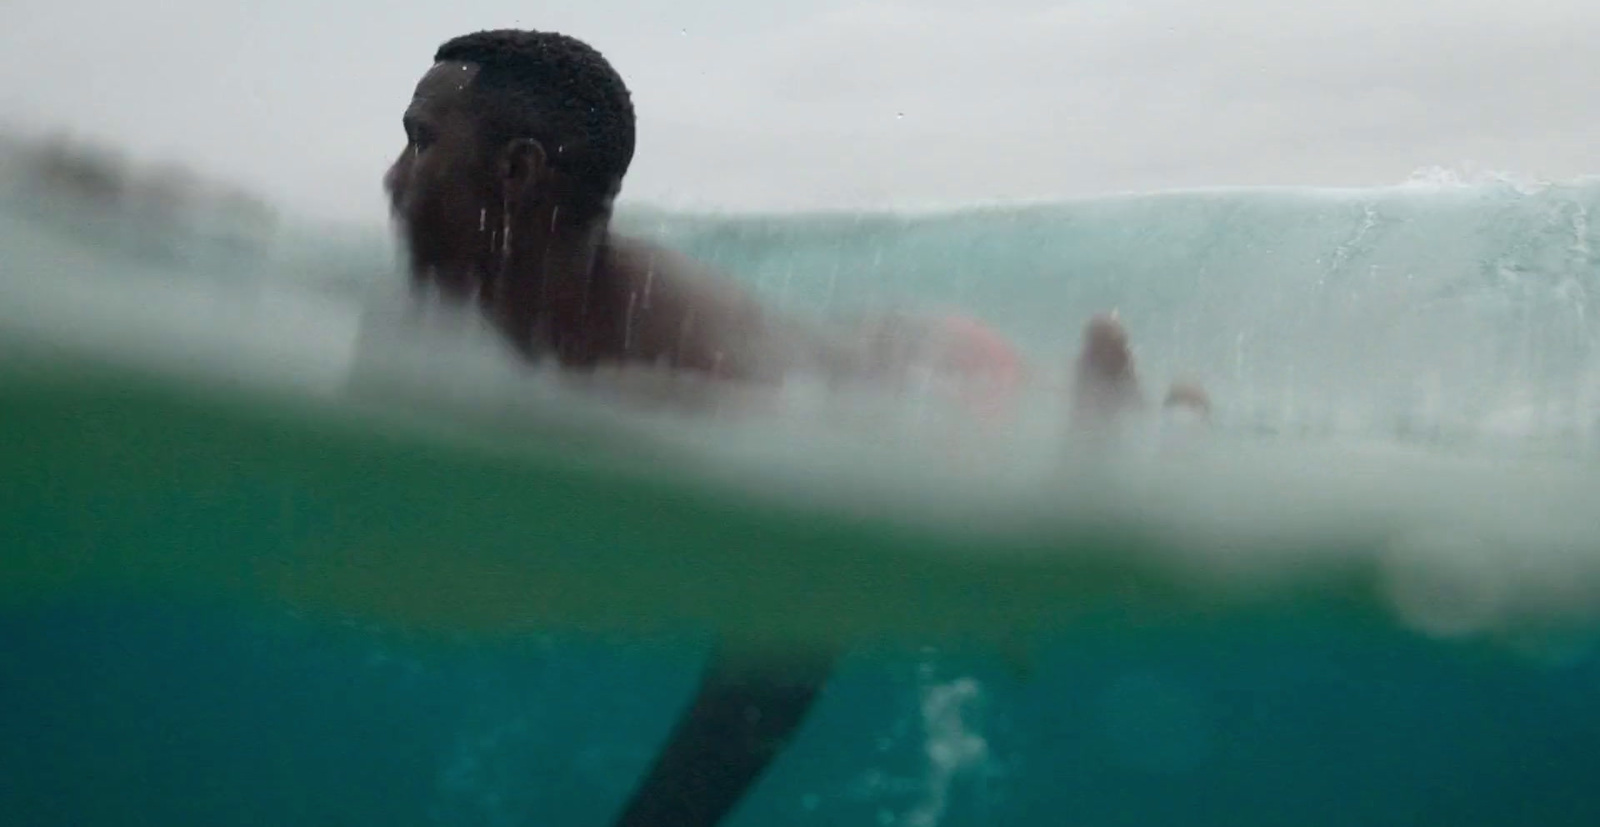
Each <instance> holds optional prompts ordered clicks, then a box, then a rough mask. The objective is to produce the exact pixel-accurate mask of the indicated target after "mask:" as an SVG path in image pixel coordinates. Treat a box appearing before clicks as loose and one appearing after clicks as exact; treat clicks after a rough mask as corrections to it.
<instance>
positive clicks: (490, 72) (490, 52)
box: [433, 29, 634, 210]
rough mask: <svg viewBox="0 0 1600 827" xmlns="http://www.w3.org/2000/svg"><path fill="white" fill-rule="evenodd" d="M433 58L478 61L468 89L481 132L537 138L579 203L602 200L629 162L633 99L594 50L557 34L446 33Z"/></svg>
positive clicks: (596, 205)
mask: <svg viewBox="0 0 1600 827" xmlns="http://www.w3.org/2000/svg"><path fill="white" fill-rule="evenodd" d="M433 59H434V62H436V63H437V62H441V61H449V62H461V63H474V64H477V65H478V67H479V68H478V74H477V76H476V77H475V78H474V79H473V82H472V87H471V92H472V93H473V95H474V97H475V101H474V102H475V103H476V104H477V105H478V107H479V112H478V117H479V118H480V121H479V123H480V125H481V126H482V127H483V128H484V130H485V137H487V138H488V139H489V140H491V141H495V142H504V141H509V140H513V139H516V138H533V139H535V140H537V141H539V142H540V143H541V144H543V145H544V149H545V153H546V157H547V158H548V163H549V164H550V165H551V166H553V167H555V168H557V169H560V170H563V171H565V172H567V173H568V174H570V175H571V176H572V177H573V178H574V180H575V181H576V182H577V183H578V184H579V185H580V187H581V188H582V190H583V193H582V194H583V195H584V196H586V199H587V200H588V201H589V202H590V203H589V204H588V205H587V206H590V207H594V208H596V209H597V210H598V209H599V208H601V207H602V206H603V205H605V204H608V203H609V199H610V196H611V195H613V194H614V193H615V191H616V189H617V188H618V187H619V186H620V185H621V182H622V177H623V175H624V174H626V173H627V171H628V164H629V163H630V162H631V161H632V160H633V141H634V122H633V102H632V100H631V98H630V96H629V94H628V87H627V86H626V85H625V84H624V83H623V82H622V76H621V75H618V74H617V71H616V70H615V69H613V68H612V67H611V64H610V63H608V62H607V61H606V59H605V58H604V57H602V56H601V54H600V53H599V52H598V51H596V50H595V49H594V48H593V47H591V46H589V45H588V44H586V43H584V42H583V41H580V40H578V39H576V38H572V37H568V36H566V35H563V34H556V33H554V32H535V31H519V30H514V29H501V30H495V31H482V32H475V33H473V34H467V35H462V36H460V37H457V38H454V39H452V40H450V41H448V42H446V43H445V44H444V45H442V46H440V47H439V50H438V51H437V52H435V53H434V56H433ZM575 206H580V205H575Z"/></svg>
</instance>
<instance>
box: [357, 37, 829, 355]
mask: <svg viewBox="0 0 1600 827" xmlns="http://www.w3.org/2000/svg"><path fill="white" fill-rule="evenodd" d="M477 72H478V67H477V66H476V65H474V64H470V63H439V64H436V65H434V67H433V68H432V69H430V70H429V71H428V72H427V74H425V75H424V76H423V78H422V80H421V82H419V83H418V84H417V88H416V92H415V94H414V95H413V97H412V99H411V103H410V106H408V107H407V109H406V112H405V116H404V118H403V125H404V127H405V131H406V146H405V148H404V149H403V150H402V151H401V152H400V155H399V157H398V158H396V159H395V161H394V163H393V165H392V166H391V167H390V168H389V171H388V173H387V174H386V175H385V176H384V184H385V188H386V189H387V190H388V193H389V197H390V205H391V209H392V212H393V215H394V218H395V219H396V223H397V225H398V227H399V229H400V232H401V236H402V239H403V240H404V242H405V246H406V248H407V250H408V252H409V253H410V259H411V270H412V278H413V284H414V285H415V286H417V287H420V288H430V289H433V290H437V291H438V292H439V293H440V294H441V295H443V296H445V297H447V298H449V299H453V300H456V301H473V302H476V303H477V304H478V305H479V307H480V308H481V310H482V311H483V312H484V314H485V315H486V316H487V317H488V318H489V319H490V320H491V321H493V323H494V324H495V326H496V327H497V328H498V329H499V330H500V332H501V333H502V334H503V335H504V336H505V337H506V338H507V339H508V340H509V341H510V342H511V343H512V344H513V345H514V346H516V348H517V349H518V350H519V351H520V352H521V353H522V354H523V355H524V356H526V357H528V358H530V359H537V358H542V357H545V356H550V357H554V358H555V359H556V360H558V361H559V362H560V363H561V364H562V365H564V366H567V367H572V368H591V367H595V366H598V365H602V364H608V363H625V362H643V363H651V364H664V365H667V366H670V367H673V368H677V369H682V370H688V371H695V372H699V373H704V374H709V375H712V376H716V377H721V378H732V379H753V380H762V379H772V378H774V377H775V376H776V375H777V374H778V373H779V372H781V370H782V369H783V368H784V367H786V366H787V364H788V363H789V362H790V361H791V360H792V358H793V355H794V354H793V352H792V351H793V348H794V347H795V346H796V344H795V341H786V339H788V340H798V339H802V338H804V337H803V335H802V334H801V333H800V332H799V330H798V328H797V327H796V326H793V325H791V324H786V323H784V322H781V321H779V320H772V319H769V318H768V317H767V315H766V314H765V313H764V312H763V311H762V308H761V307H760V306H759V305H758V304H757V303H756V302H755V301H754V299H753V298H752V297H751V296H749V295H748V294H747V293H745V292H744V291H743V290H741V289H739V288H738V287H737V286H736V285H733V284H731V283H729V282H726V281H724V280H722V279H719V278H717V277H716V276H715V275H713V274H711V273H709V272H708V271H707V270H706V269H705V268H702V267H699V266H697V265H696V264H695V263H694V262H692V261H691V260H689V259H688V258H687V257H686V256H683V255H680V254H677V253H674V252H672V251H669V250H666V249H664V248H661V247H658V246H656V245H653V244H649V243H648V242H644V241H639V240H634V239H627V238H622V237H620V236H618V235H616V234H615V233H612V232H611V231H610V229H609V227H608V226H607V224H608V221H609V217H610V216H609V214H610V200H611V199H612V198H614V197H615V195H616V193H617V190H618V189H619V188H620V185H621V182H620V181H617V182H615V184H614V185H613V186H612V188H611V190H610V192H608V193H603V194H601V198H600V201H601V205H600V208H599V209H598V210H595V209H585V208H584V206H583V205H584V202H585V200H586V199H587V200H588V201H593V200H594V196H593V195H586V194H584V193H583V192H582V189H581V187H580V186H579V184H578V182H577V180H576V179H575V178H574V177H572V176H571V175H570V174H569V173H568V172H566V171H565V170H564V169H563V167H562V164H561V155H562V154H563V153H564V152H566V151H567V147H565V146H560V145H557V146H547V145H546V144H547V143H549V142H547V141H546V142H542V141H540V140H538V139H536V138H519V139H513V140H510V141H505V142H500V143H496V142H494V141H492V140H490V139H489V138H488V136H487V134H486V131H485V130H484V129H482V128H481V126H480V123H479V120H478V119H477V118H476V117H474V110H473V104H474V100H473V96H472V92H471V83H472V80H473V78H475V77H476V75H477ZM535 131H536V132H537V131H538V130H537V129H536V130H535Z"/></svg>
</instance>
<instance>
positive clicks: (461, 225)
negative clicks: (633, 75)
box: [384, 30, 634, 272]
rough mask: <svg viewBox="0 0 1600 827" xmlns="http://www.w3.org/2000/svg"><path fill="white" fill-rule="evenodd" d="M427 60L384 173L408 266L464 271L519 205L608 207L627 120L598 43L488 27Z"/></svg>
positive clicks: (618, 82)
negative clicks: (402, 135)
mask: <svg viewBox="0 0 1600 827" xmlns="http://www.w3.org/2000/svg"><path fill="white" fill-rule="evenodd" d="M434 61H435V63H434V66H433V67H432V68H431V69H429V70H428V72H427V73H426V74H425V75H423V78H422V80H421V82H419V83H418V84H417V88H416V92H415V94H414V96H413V97H412V100H411V104H410V106H409V107H408V108H407V109H406V113H405V118H404V125H405V129H406V139H407V140H406V147H405V149H404V151H402V152H401V153H400V157H399V158H397V159H396V160H395V162H394V164H393V165H392V166H391V167H390V169H389V172H388V174H387V175H386V176H385V177H384V184H385V187H386V188H387V189H388V191H389V195H390V198H391V202H392V207H393V209H394V212H395V216H396V218H398V219H399V220H400V221H401V223H402V224H404V226H405V230H406V241H407V243H408V244H409V246H410V248H411V254H412V263H413V266H414V267H416V268H418V269H419V271H420V270H436V271H447V270H455V271H461V272H464V271H468V270H471V269H473V268H474V267H476V266H477V265H478V264H479V263H480V262H481V261H482V260H483V259H484V258H485V257H486V256H491V254H502V253H503V251H502V250H501V249H500V248H501V247H503V246H504V245H505V244H506V239H505V237H504V229H505V227H506V226H508V225H509V224H511V223H514V222H515V221H516V220H517V219H518V217H519V216H522V212H523V211H525V210H527V209H531V208H533V209H536V208H539V207H541V206H543V207H549V208H553V209H555V210H556V211H557V212H558V213H559V214H560V217H561V219H562V220H563V222H582V221H588V220H592V219H594V218H597V217H604V216H605V215H608V214H609V212H610V208H611V201H612V199H613V198H614V197H615V196H616V194H617V191H618V190H619V189H620V187H621V185H622V178H623V175H624V174H625V173H626V172H627V170H628V164H629V162H630V161H632V159H633V145H634V121H633V105H632V103H631V101H630V99H629V95H628V89H627V87H626V86H625V85H624V84H623V82H622V78H621V77H620V76H618V75H617V73H616V71H615V70H614V69H612V67H611V65H610V64H609V63H607V62H606V60H605V58H604V57H602V56H601V55H600V53H599V52H597V51H595V50H594V49H592V48H590V47H589V46H587V45H585V44H584V43H582V42H580V41H578V40H575V39H573V38H570V37H567V36H565V35H560V34H554V33H547V32H531V31H509V30H507V31H487V32H478V33H475V34H469V35H464V36H462V37H458V38H455V39H453V40H450V41H449V42H447V43H445V44H444V45H442V46H440V47H439V49H438V51H437V52H436V53H435V55H434ZM522 217H523V218H526V217H527V216H522Z"/></svg>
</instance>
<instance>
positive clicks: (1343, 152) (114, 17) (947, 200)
mask: <svg viewBox="0 0 1600 827" xmlns="http://www.w3.org/2000/svg"><path fill="white" fill-rule="evenodd" d="M0 10H3V11H4V15H5V18H6V21H7V26H6V27H4V28H0V78H3V79H4V80H0V123H9V124H11V125H12V128H14V129H15V128H19V127H20V128H22V129H26V130H31V131H38V130H44V129H52V130H54V129H60V130H66V131H70V132H73V133H76V134H79V135H81V136H84V137H91V138H94V139H97V140H100V141H105V142H109V143H112V144H114V145H117V146H120V147H123V148H125V149H126V150H127V151H128V152H129V153H130V154H132V155H133V156H134V157H135V158H138V159H143V160H154V161H171V160H176V161H182V162H185V163H188V164H190V165H192V166H194V167H196V168H197V169H199V170H201V171H203V172H205V173H208V174H211V175H216V176H220V177H222V178H226V179H229V180H232V181H236V182H239V183H241V184H243V185H245V186H247V187H249V188H251V189H253V190H255V191H258V192H260V193H262V194H264V195H266V196H268V197H269V198H271V199H273V200H274V201H277V202H278V203H280V204H282V205H284V206H286V207H289V208H290V209H292V210H295V211H298V212H300V213H303V214H306V215H310V216H316V217H326V218H330V219H339V220H350V221H358V222H380V221H382V220H384V217H385V214H384V207H383V200H382V195H381V190H380V186H379V178H380V176H381V174H382V171H383V169H384V168H385V166H387V164H388V163H389V161H390V159H391V158H392V157H393V156H394V155H395V154H396V153H398V151H399V150H400V147H401V145H402V143H403V136H402V133H401V129H400V114H401V112H402V110H403V109H404V107H405V105H406V102H407V100H408V99H409V97H410V94H411V90H412V88H413V86H414V85H415V83H416V80H417V79H418V77H419V76H420V75H421V74H422V72H424V71H425V70H426V69H427V68H428V65H429V62H430V59H431V56H432V54H433V50H434V48H436V47H437V46H438V44H439V43H440V42H442V41H444V40H446V39H448V38H450V37H452V36H454V35H457V34H462V33H465V32H468V31H473V30H477V29H483V28H501V27H517V28H536V29H545V30H554V31H561V32H564V33H566V34H570V35H574V36H576V37H579V38H581V39H583V40H585V41H587V42H589V43H590V44H591V45H593V46H595V47H596V48H598V49H600V50H601V51H602V52H603V53H604V54H605V55H606V56H607V57H608V58H609V59H610V60H611V62H612V63H613V64H614V65H615V66H616V67H617V69H618V70H619V71H620V72H621V73H622V75H623V77H624V78H625V79H626V81H627V82H628V84H629V87H630V89H631V90H632V92H633V98H634V104H635V108H636V110H637V113H638V118H639V145H638V151H637V154H636V156H635V160H634V164H633V168H632V171H631V172H630V174H629V177H628V179H627V182H626V183H625V185H624V189H623V198H624V200H627V201H633V202H645V203H654V204H664V205H673V206H688V207H695V208H722V209H759V210H789V209H816V208H876V207H894V206H900V207H922V206H932V205H952V204H960V203H968V202H974V201H983V202H990V201H996V200H1037V199H1048V198H1054V197H1078V196H1085V195H1093V194H1098V193H1107V192H1128V191H1149V190H1160V189H1172V188H1190V187H1209V186H1254V185H1292V186H1365V185H1381V184H1389V183H1398V182H1401V181H1404V180H1406V179H1407V178H1408V177H1410V176H1411V175H1412V174H1413V173H1415V172H1417V171H1418V170H1422V169H1427V168H1430V167H1444V168H1449V169H1455V170H1459V171H1463V172H1468V173H1471V172H1474V171H1489V172H1500V173H1511V174H1516V175H1519V176H1524V177H1528V178H1538V179H1547V180H1552V179H1553V180H1562V179H1567V178H1571V177H1575V176H1579V175H1584V174H1589V173H1594V172H1600V94H1597V93H1596V91H1595V90H1596V87H1595V79H1597V78H1600V49H1595V48H1594V44H1595V43H1597V42H1600V3H1597V2H1595V1H1594V0H1524V2H1515V3H1514V2H1508V0H1339V2H1322V3H1320V4H1317V5H1311V4H1309V3H1291V2H1283V0H1205V1H1204V2H1202V0H1070V1H1069V2H1059V1H1058V2H1044V1H1043V0H981V1H979V2H954V0H850V1H848V2H847V1H846V0H719V2H712V1H711V0H632V2H623V1H622V0H569V2H565V3H549V2H539V0H518V1H517V2H511V1H510V0H453V2H451V3H448V4H446V3H422V2H411V3H394V2H379V1H378V0H339V2H309V0H271V2H267V1H266V0H261V1H260V2H255V3H218V2H216V1H215V0H165V1H164V2H161V3H141V4H133V3H126V2H121V0H117V2H112V0H80V1H79V2H71V0H54V2H41V1H40V0H0Z"/></svg>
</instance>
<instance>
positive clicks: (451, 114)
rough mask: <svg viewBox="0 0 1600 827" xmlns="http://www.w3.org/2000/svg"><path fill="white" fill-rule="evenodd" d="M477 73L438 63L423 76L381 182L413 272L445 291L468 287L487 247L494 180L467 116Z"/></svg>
mask: <svg viewBox="0 0 1600 827" xmlns="http://www.w3.org/2000/svg"><path fill="white" fill-rule="evenodd" d="M477 74H478V67H477V66H476V65H475V64H471V63H437V64H435V65H434V66H433V68H432V69H429V70H428V73H427V74H425V75H423V76H422V80H421V81H420V82H419V83H418V84H417V90H416V93H415V94H414V95H413V96H412V98H411V105H410V106H409V107H407V108H406V112H405V117H404V120H403V122H404V125H405V131H406V146H405V149H403V150H401V152H400V157H398V158H396V159H395V161H394V164H393V165H391V166H390V167H389V171H388V173H387V174H385V175H384V178H383V183H384V188H385V189H387V190H388V192H389V200H390V207H391V209H392V211H393V215H394V218H395V220H396V221H397V222H398V223H399V225H400V229H401V233H402V237H403V238H404V239H405V243H406V246H407V247H408V248H409V251H410V253H411V267H412V270H413V272H415V273H416V274H417V275H418V276H419V277H424V278H429V279H432V280H435V281H436V283H438V284H440V286H444V287H452V288H469V285H468V284H467V282H466V280H467V279H470V277H471V275H472V271H473V269H474V267H475V265H476V263H477V262H478V261H479V260H480V257H481V256H482V255H483V254H484V253H485V252H486V248H487V245H488V242H487V241H486V240H485V239H487V238H488V237H489V236H488V230H489V229H490V228H486V227H485V226H484V211H485V208H486V207H487V206H488V205H489V203H490V202H491V200H492V199H493V197H494V195H495V192H496V190H495V180H496V179H495V175H494V168H493V164H492V163H491V153H490V152H489V151H488V148H487V147H485V146H484V145H483V142H482V140H481V139H480V134H479V127H478V122H477V120H476V119H475V118H474V117H473V113H472V112H471V110H470V101H471V97H470V95H469V94H468V93H467V87H468V86H469V85H470V84H471V83H472V80H473V78H474V77H476V76H477ZM495 229H497V228H495Z"/></svg>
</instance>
